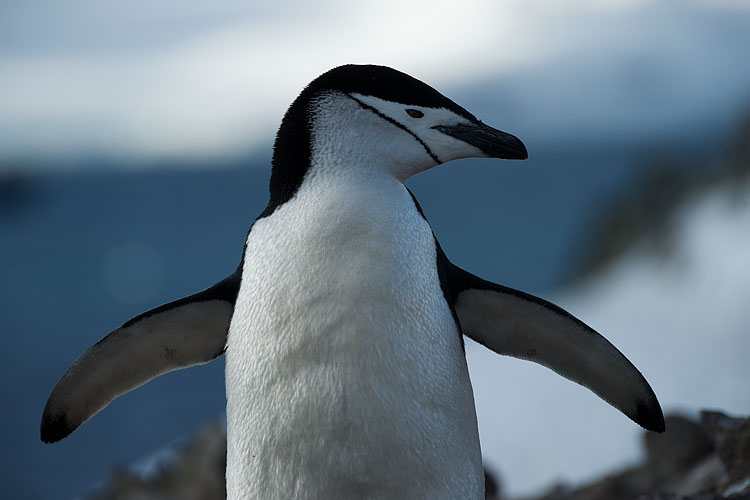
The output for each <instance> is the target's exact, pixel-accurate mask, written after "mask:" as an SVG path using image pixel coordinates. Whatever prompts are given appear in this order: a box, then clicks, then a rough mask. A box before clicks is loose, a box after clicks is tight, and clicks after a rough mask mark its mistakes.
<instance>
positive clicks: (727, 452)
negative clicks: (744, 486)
mask: <svg viewBox="0 0 750 500" xmlns="http://www.w3.org/2000/svg"><path fill="white" fill-rule="evenodd" d="M701 424H703V427H704V428H705V429H706V431H707V432H708V434H709V436H710V437H711V439H712V441H713V443H714V446H715V447H716V453H717V455H718V456H719V458H720V459H721V461H722V463H723V464H724V467H725V468H726V471H727V480H726V482H727V486H728V485H729V484H734V483H738V482H741V481H743V480H745V479H749V478H750V418H735V417H730V416H728V415H726V414H724V413H722V412H719V411H702V412H701Z"/></svg>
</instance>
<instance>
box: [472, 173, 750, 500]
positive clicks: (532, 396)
mask: <svg viewBox="0 0 750 500" xmlns="http://www.w3.org/2000/svg"><path fill="white" fill-rule="evenodd" d="M745 188H746V189H738V188H736V187H735V188H717V189H715V190H713V191H712V192H710V193H708V194H705V195H703V196H701V197H700V198H698V199H696V200H694V201H693V202H691V203H689V204H687V205H686V206H684V207H683V209H682V210H680V211H679V213H678V214H677V216H676V217H675V219H674V222H673V227H672V230H673V238H674V240H673V241H674V250H673V251H672V253H670V254H669V255H661V256H660V255H654V254H652V253H650V252H648V251H647V250H646V249H645V248H635V249H633V250H632V251H631V252H629V253H628V254H627V255H625V256H624V257H623V258H622V259H620V260H619V261H617V262H616V263H615V264H614V265H613V266H612V267H610V268H609V269H607V270H605V271H604V272H603V273H601V274H600V275H599V276H597V277H596V278H594V279H592V280H591V281H590V282H588V283H585V284H582V285H580V286H579V287H577V288H576V289H573V290H567V291H564V292H562V293H560V294H559V296H557V297H551V299H552V300H553V301H554V302H556V303H558V304H560V305H561V306H563V307H564V308H566V309H568V310H569V311H571V312H572V313H574V314H575V315H576V316H578V317H579V318H581V319H583V320H584V321H585V322H586V323H588V324H589V325H591V326H592V327H594V328H595V329H596V330H598V331H599V332H601V333H602V334H604V335H605V336H606V337H607V338H608V339H609V340H610V341H611V342H612V343H613V344H614V345H615V346H617V347H618V348H619V349H620V350H621V351H622V352H623V353H624V354H625V355H626V356H627V357H628V358H629V359H630V360H631V361H632V362H633V363H634V364H635V365H636V366H637V367H638V368H639V369H640V370H641V372H642V373H643V374H644V375H645V376H646V378H647V379H648V381H649V382H650V383H651V386H652V387H653V389H654V391H655V392H656V394H657V396H658V397H659V400H660V402H661V404H662V407H663V409H664V410H665V413H668V412H670V411H671V412H674V411H678V412H682V413H687V414H688V415H693V416H695V415H697V412H698V411H699V409H701V408H715V409H721V410H723V411H727V412H729V413H735V414H748V413H750V389H748V380H750V362H748V355H750V186H745ZM468 357H469V363H470V371H471V375H472V381H473V385H474V388H475V397H476V404H477V411H478V417H479V425H480V435H481V438H482V443H483V451H484V455H485V459H486V461H487V463H488V465H489V466H490V468H491V469H493V470H495V471H498V472H499V474H500V476H501V480H503V482H504V484H505V487H506V488H507V491H509V492H511V493H513V494H516V495H517V494H529V493H532V492H536V491H538V490H539V488H546V487H548V486H550V485H551V483H552V482H554V481H559V480H563V481H566V482H570V483H579V482H582V481H586V480H589V479H593V478H594V477H596V476H599V475H601V474H603V473H606V472H611V471H613V470H615V469H617V468H620V467H624V466H626V465H627V464H629V463H633V462H635V461H637V460H638V459H639V458H640V453H641V451H640V450H641V448H640V435H641V433H642V431H641V430H640V428H639V427H638V426H637V425H635V424H634V423H632V422H631V421H629V420H628V419H627V418H626V417H625V416H623V415H622V414H620V413H619V412H617V411H616V410H614V409H613V408H611V407H609V406H608V405H606V404H605V403H604V402H603V401H601V400H599V399H598V398H597V397H596V396H594V395H593V394H592V393H590V392H588V391H587V390H585V389H583V388H582V387H579V386H577V385H575V384H572V383H570V382H569V381H567V380H564V379H562V378H561V377H559V376H557V375H555V374H553V373H552V372H551V371H549V370H546V369H544V368H542V367H539V366H536V365H533V364H531V363H526V362H522V361H518V360H514V359H510V358H505V357H502V358H500V357H498V356H496V355H494V354H493V353H491V352H490V351H488V350H486V349H483V348H481V347H480V346H478V345H476V344H474V345H471V346H470V347H469V348H468Z"/></svg>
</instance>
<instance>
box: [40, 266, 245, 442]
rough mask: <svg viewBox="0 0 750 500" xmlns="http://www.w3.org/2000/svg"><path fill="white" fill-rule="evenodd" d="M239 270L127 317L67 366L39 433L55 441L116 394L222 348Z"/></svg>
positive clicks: (204, 359) (199, 361)
mask: <svg viewBox="0 0 750 500" xmlns="http://www.w3.org/2000/svg"><path fill="white" fill-rule="evenodd" d="M239 286H240V275H239V271H237V272H235V273H234V274H232V275H230V276H229V277H227V278H225V279H224V280H222V281H220V282H218V283H217V284H215V285H214V286H212V287H210V288H207V289H206V290H203V291H202V292H198V293H196V294H194V295H191V296H189V297H184V298H182V299H179V300H176V301H174V302H170V303H168V304H164V305H161V306H159V307H156V308H154V309H151V310H150V311H147V312H144V313H142V314H139V315H138V316H136V317H134V318H132V319H130V320H128V321H127V322H126V323H125V324H123V325H122V326H121V327H119V328H118V329H116V330H114V331H113V332H112V333H110V334H109V335H107V336H106V337H104V338H103V339H101V340H100V341H99V342H97V343H96V344H94V345H93V346H91V347H90V348H89V349H87V350H86V352H84V353H83V354H82V355H81V356H80V357H79V358H78V359H77V360H75V362H74V363H73V365H71V367H70V368H68V371H66V372H65V374H64V375H63V376H62V378H61V379H60V381H59V382H58V383H57V385H56V386H55V388H54V389H53V390H52V394H50V397H49V399H48V400H47V405H46V406H45V407H44V413H43V414H42V424H41V438H42V441H44V442H45V443H53V442H55V441H59V440H61V439H63V438H64V437H66V436H68V435H69V434H70V433H71V432H73V431H74V430H75V429H76V428H78V426H79V425H81V424H82V423H83V422H85V421H86V420H88V419H89V418H91V417H92V416H94V415H95V414H96V413H97V412H99V411H100V410H101V409H102V408H104V407H105V406H107V405H108V404H109V403H110V401H112V400H113V399H114V398H116V397H117V396H119V395H121V394H124V393H126V392H128V391H130V390H132V389H135V388H136V387H139V386H141V385H143V384H145V383H146V382H148V381H149V380H151V379H152V378H154V377H157V376H159V375H162V374H164V373H167V372H169V371H172V370H177V369H179V368H186V367H188V366H193V365H198V364H202V363H206V362H208V361H211V360H212V359H214V358H216V357H218V356H220V355H221V354H223V353H224V347H225V345H226V338H227V332H228V330H229V321H230V320H231V318H232V313H233V311H234V303H235V300H236V299H237V293H238V291H239Z"/></svg>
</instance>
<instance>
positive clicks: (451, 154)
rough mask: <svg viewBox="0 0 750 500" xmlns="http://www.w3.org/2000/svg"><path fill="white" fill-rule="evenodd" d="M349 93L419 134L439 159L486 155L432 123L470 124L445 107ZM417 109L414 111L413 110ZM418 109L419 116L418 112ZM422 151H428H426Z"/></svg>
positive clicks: (441, 161) (446, 124)
mask: <svg viewBox="0 0 750 500" xmlns="http://www.w3.org/2000/svg"><path fill="white" fill-rule="evenodd" d="M352 97H354V98H356V99H358V100H360V101H362V102H363V103H364V104H366V105H368V106H371V107H373V108H375V109H376V110H378V112H380V113H382V114H384V115H385V116H387V117H388V118H391V119H392V120H394V121H396V122H398V123H400V124H401V125H403V126H404V127H406V128H407V129H409V131H411V132H412V133H414V135H416V136H417V137H419V138H420V139H421V140H422V141H423V142H424V143H425V144H426V145H427V147H428V148H430V150H431V151H432V152H433V153H434V154H435V156H437V157H438V158H439V159H440V163H444V162H446V161H450V160H456V159H458V158H475V157H480V158H486V157H487V155H486V154H484V153H483V152H482V151H481V150H480V149H479V148H477V147H476V146H472V145H471V144H468V143H466V142H464V141H461V140H459V139H456V138H454V137H451V136H449V135H446V134H444V133H442V132H440V131H438V130H436V129H435V128H434V127H436V126H440V125H442V126H452V125H458V124H466V125H468V124H470V123H471V122H470V121H469V120H468V119H466V118H465V117H463V116H461V115H458V114H456V113H454V112H453V111H450V110H448V109H445V108H425V107H422V106H413V105H410V104H402V103H398V102H391V101H385V100H383V99H379V98H377V97H372V96H365V95H361V94H352ZM414 112H416V113H414ZM420 113H421V115H422V116H419V114H420ZM425 153H427V152H426V151H425Z"/></svg>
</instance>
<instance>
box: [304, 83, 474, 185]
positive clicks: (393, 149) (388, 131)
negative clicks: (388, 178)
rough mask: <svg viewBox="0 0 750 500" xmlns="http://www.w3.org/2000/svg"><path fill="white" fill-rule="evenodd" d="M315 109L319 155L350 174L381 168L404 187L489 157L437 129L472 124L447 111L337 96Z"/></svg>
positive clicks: (323, 99) (315, 148)
mask: <svg viewBox="0 0 750 500" xmlns="http://www.w3.org/2000/svg"><path fill="white" fill-rule="evenodd" d="M314 109H315V112H314V115H315V119H314V121H313V154H314V155H320V156H321V158H322V157H325V162H321V163H322V164H326V165H331V164H332V163H333V162H334V158H335V159H336V160H338V161H342V162H346V163H347V168H357V166H361V167H363V168H371V167H377V168H380V169H383V170H386V171H388V172H389V173H390V174H391V175H393V176H394V177H396V178H397V179H398V180H400V181H402V182H403V181H405V180H406V179H407V178H409V177H410V176H412V175H414V174H416V173H419V172H422V171H424V170H427V169H429V168H432V167H434V166H435V165H438V164H440V163H443V162H446V161H449V160H455V159H458V158H470V157H487V155H486V154H484V153H483V152H482V151H481V150H480V149H478V148H477V147H475V146H472V145H471V144H468V143H466V142H464V141H461V140H459V139H456V138H454V137H451V136H449V135H446V134H444V133H442V132H440V131H438V130H436V129H435V128H434V127H436V126H454V125H459V124H469V123H471V122H470V121H469V120H468V119H466V118H465V117H463V116H460V115H458V114H456V113H454V112H453V111H450V110H448V109H445V108H427V107H422V106H414V105H410V104H402V103H397V102H391V101H386V100H383V99H379V98H377V97H372V96H365V95H361V94H356V93H353V94H351V95H346V94H343V93H339V92H333V93H330V94H327V95H324V96H322V97H321V98H320V99H318V101H317V103H316V105H315V108H314ZM381 115H382V116H381ZM333 151H335V154H334V153H333Z"/></svg>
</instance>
